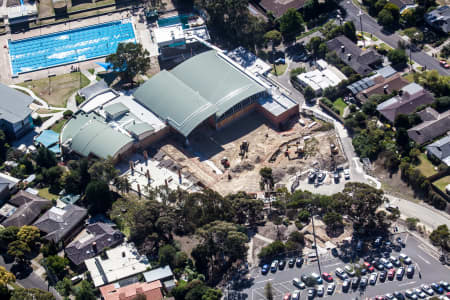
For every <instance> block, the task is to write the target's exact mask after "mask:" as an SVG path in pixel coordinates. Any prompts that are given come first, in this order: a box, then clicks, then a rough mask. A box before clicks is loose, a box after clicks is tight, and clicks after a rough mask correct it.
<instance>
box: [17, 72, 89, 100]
mask: <svg viewBox="0 0 450 300" xmlns="http://www.w3.org/2000/svg"><path fill="white" fill-rule="evenodd" d="M89 82H90V81H89V79H88V78H87V77H86V76H84V75H83V74H81V73H80V72H74V73H69V74H64V75H59V76H55V77H51V78H42V79H38V80H33V81H28V82H23V83H20V84H19V85H20V86H23V87H27V88H29V89H31V90H32V91H33V92H34V93H35V94H36V95H38V96H39V97H41V98H42V99H44V100H45V101H46V102H47V103H48V104H49V105H51V106H55V107H66V102H67V99H69V97H70V95H72V94H73V93H75V92H76V91H77V90H79V89H80V88H83V87H85V86H87V85H88V84H89Z"/></svg>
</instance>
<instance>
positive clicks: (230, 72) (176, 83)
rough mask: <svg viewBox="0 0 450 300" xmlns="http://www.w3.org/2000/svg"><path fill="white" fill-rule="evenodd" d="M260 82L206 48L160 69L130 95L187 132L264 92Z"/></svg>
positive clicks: (177, 127) (180, 130) (183, 132)
mask: <svg viewBox="0 0 450 300" xmlns="http://www.w3.org/2000/svg"><path fill="white" fill-rule="evenodd" d="M264 91H265V89H264V87H263V86H261V85H259V84H258V83H256V82H255V81H254V80H252V79H251V78H249V77H248V76H247V75H246V74H245V73H244V72H242V71H240V70H239V69H237V68H236V67H235V66H233V65H232V64H231V63H230V62H228V61H226V60H224V59H223V58H221V57H220V56H218V55H217V53H216V52H215V51H208V52H204V53H202V54H199V55H197V56H194V57H193V58H191V59H189V60H187V61H185V62H183V63H182V64H180V65H179V66H177V67H176V68H174V69H173V70H172V71H171V72H168V71H165V70H163V71H161V72H160V73H158V74H157V75H155V76H153V77H152V78H150V79H149V80H148V81H147V82H146V83H144V84H143V85H142V86H140V87H139V88H138V89H137V90H136V92H135V93H134V97H135V98H136V100H137V101H139V102H140V103H141V104H142V105H144V106H145V107H147V108H148V109H149V110H151V111H152V112H154V113H155V114H157V115H158V116H159V117H160V118H161V119H164V120H165V121H166V122H168V123H169V124H170V125H171V126H172V127H173V128H175V129H176V130H177V131H179V132H180V133H181V134H183V135H184V136H188V135H189V134H190V133H191V132H192V130H194V129H195V128H196V127H197V126H198V125H200V124H201V123H202V122H203V121H205V120H206V119H208V118H209V117H210V116H212V115H214V114H216V116H217V117H219V116H221V115H223V114H224V113H225V112H226V111H227V110H229V109H230V108H232V107H233V106H234V105H236V104H238V103H239V102H241V101H243V100H245V99H247V98H248V97H251V96H253V95H255V94H258V93H261V92H264Z"/></svg>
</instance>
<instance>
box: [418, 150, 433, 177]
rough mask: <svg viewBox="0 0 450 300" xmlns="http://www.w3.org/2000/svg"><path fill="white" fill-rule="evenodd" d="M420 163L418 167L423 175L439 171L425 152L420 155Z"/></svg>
mask: <svg viewBox="0 0 450 300" xmlns="http://www.w3.org/2000/svg"><path fill="white" fill-rule="evenodd" d="M419 160H420V164H419V165H418V166H417V167H416V168H417V169H418V170H419V171H420V172H421V173H422V175H423V176H425V177H430V176H432V175H434V174H436V173H437V171H436V170H435V169H434V168H435V166H434V165H433V164H432V163H431V162H430V161H429V160H428V158H427V156H426V155H425V154H424V153H421V154H420V155H419Z"/></svg>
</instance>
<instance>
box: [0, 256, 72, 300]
mask: <svg viewBox="0 0 450 300" xmlns="http://www.w3.org/2000/svg"><path fill="white" fill-rule="evenodd" d="M0 265H1V266H4V267H5V268H6V269H7V270H8V271H10V270H11V267H12V266H13V264H12V263H5V260H4V259H3V256H1V255H0ZM16 283H17V284H18V285H20V286H22V287H24V288H27V289H30V288H37V289H40V290H43V291H49V292H51V293H52V294H53V295H54V296H55V297H56V299H57V300H62V299H63V298H62V297H61V296H60V295H59V294H58V292H57V291H56V290H55V289H54V288H53V287H50V289H49V286H48V284H47V282H46V281H44V280H42V278H40V277H39V276H37V275H36V274H35V273H34V272H32V273H30V275H28V276H27V277H26V278H23V279H16Z"/></svg>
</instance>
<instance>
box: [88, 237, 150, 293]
mask: <svg viewBox="0 0 450 300" xmlns="http://www.w3.org/2000/svg"><path fill="white" fill-rule="evenodd" d="M84 263H85V265H86V268H87V270H88V271H89V273H90V275H91V278H92V281H93V282H94V286H95V287H100V286H103V285H106V284H111V283H115V282H118V285H119V286H121V287H123V286H125V285H129V284H131V283H135V282H137V281H138V280H137V275H138V274H142V273H144V272H145V271H146V270H147V269H150V268H151V265H150V262H149V261H148V259H147V257H146V256H145V255H140V254H139V252H138V251H137V249H136V247H135V246H134V245H133V244H127V243H123V244H122V245H120V246H118V247H116V248H113V249H110V250H107V251H105V252H104V253H103V254H102V255H99V256H95V257H93V258H89V259H86V260H85V261H84Z"/></svg>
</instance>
